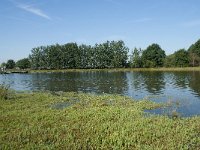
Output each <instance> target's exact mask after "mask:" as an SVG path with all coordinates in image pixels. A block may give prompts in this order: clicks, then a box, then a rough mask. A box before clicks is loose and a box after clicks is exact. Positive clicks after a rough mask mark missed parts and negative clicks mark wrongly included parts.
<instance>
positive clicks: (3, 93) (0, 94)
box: [0, 84, 9, 99]
mask: <svg viewBox="0 0 200 150" xmlns="http://www.w3.org/2000/svg"><path fill="white" fill-rule="evenodd" d="M8 97H9V87H8V86H5V85H1V84H0V98H1V99H8Z"/></svg>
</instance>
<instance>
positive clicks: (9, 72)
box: [0, 67, 200, 74]
mask: <svg viewBox="0 0 200 150" xmlns="http://www.w3.org/2000/svg"><path fill="white" fill-rule="evenodd" d="M97 71H107V72H143V71H144V72H145V71H147V72H148V71H149V72H151V71H160V72H173V71H183V72H184V71H200V67H183V68H106V69H49V70H47V69H44V70H32V69H23V70H16V69H8V70H6V71H4V72H2V71H1V72H0V74H11V73H19V74H26V73H54V72H58V73H59V72H61V73H62V72H97Z"/></svg>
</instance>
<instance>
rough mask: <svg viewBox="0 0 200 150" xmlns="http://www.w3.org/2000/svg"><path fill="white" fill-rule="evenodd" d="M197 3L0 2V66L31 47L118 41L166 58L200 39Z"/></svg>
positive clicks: (199, 2) (161, 0)
mask: <svg viewBox="0 0 200 150" xmlns="http://www.w3.org/2000/svg"><path fill="white" fill-rule="evenodd" d="M199 8H200V0H1V4H0V20H1V21H0V34H1V36H0V54H1V55H0V63H1V62H3V61H6V60H8V59H10V58H12V59H14V60H18V59H21V58H24V57H27V56H28V55H29V54H30V52H31V49H32V48H33V47H37V46H41V45H50V44H55V43H59V44H64V43H68V42H77V43H79V44H81V43H84V44H91V45H94V44H95V43H100V42H104V41H106V40H123V41H124V42H125V43H126V45H127V46H128V47H129V48H130V49H133V48H134V47H141V48H143V49H144V48H146V47H147V46H148V45H150V44H152V43H158V44H159V45H160V46H161V47H162V48H163V49H164V50H165V51H166V53H167V54H171V53H173V52H174V51H176V50H178V49H180V48H188V47H189V46H190V45H191V44H192V43H194V42H196V41H197V40H198V39H199V38H200V9H199Z"/></svg>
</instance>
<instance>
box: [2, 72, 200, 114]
mask: <svg viewBox="0 0 200 150" xmlns="http://www.w3.org/2000/svg"><path fill="white" fill-rule="evenodd" d="M0 84H6V85H9V86H10V88H12V89H14V90H17V91H65V92H85V93H94V94H103V93H108V94H120V95H126V96H130V97H132V98H134V99H136V100H140V99H149V100H152V101H155V102H168V103H172V104H174V105H173V107H171V108H170V109H173V110H176V111H177V112H178V113H180V115H181V116H192V115H200V71H190V72H185V71H184V72H177V71H176V72H160V71H150V72H148V71H144V72H131V71H129V72H128V71H127V72H114V71H88V72H66V73H32V74H1V75H0ZM168 109H169V108H168ZM167 111H168V110H164V109H157V110H152V111H150V112H152V113H156V114H162V113H168V112H167Z"/></svg>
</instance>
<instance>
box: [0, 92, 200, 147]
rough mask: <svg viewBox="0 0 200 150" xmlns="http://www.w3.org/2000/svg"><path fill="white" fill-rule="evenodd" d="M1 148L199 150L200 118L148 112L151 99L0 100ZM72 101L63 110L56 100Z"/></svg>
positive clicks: (60, 98)
mask: <svg viewBox="0 0 200 150" xmlns="http://www.w3.org/2000/svg"><path fill="white" fill-rule="evenodd" d="M0 103H1V105H0V114H1V115H0V149H198V148H199V147H200V117H199V116H195V117H191V118H176V119H173V118H169V117H168V116H160V115H152V114H148V113H145V112H144V111H143V110H145V109H153V108H157V107H161V104H157V103H154V102H151V101H148V100H141V101H134V100H132V99H130V98H129V97H124V96H119V95H98V96H97V95H91V94H84V93H61V94H50V93H32V94H17V95H16V97H15V100H13V101H5V100H2V99H1V100H0ZM60 103H64V104H67V103H69V104H70V105H66V107H62V109H57V107H52V106H57V104H60Z"/></svg>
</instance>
